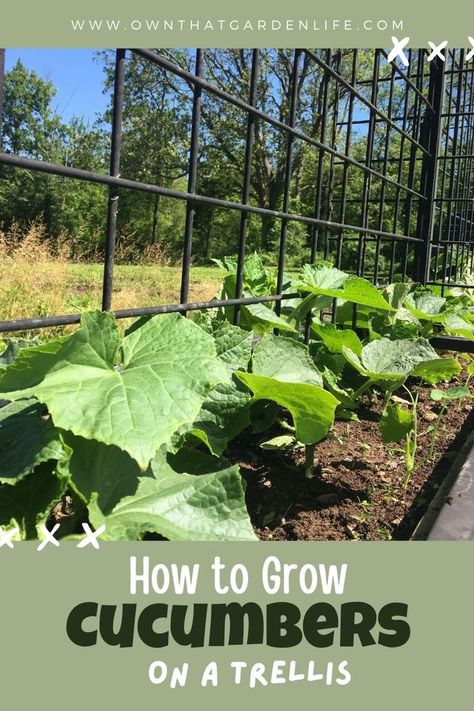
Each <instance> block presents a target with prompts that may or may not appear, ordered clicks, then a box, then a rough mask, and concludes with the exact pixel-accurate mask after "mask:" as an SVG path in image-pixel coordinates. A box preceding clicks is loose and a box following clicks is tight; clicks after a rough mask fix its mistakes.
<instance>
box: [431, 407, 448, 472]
mask: <svg viewBox="0 0 474 711" xmlns="http://www.w3.org/2000/svg"><path fill="white" fill-rule="evenodd" d="M447 410H448V408H447V407H446V405H444V406H443V407H442V408H441V410H440V412H439V415H438V419H437V420H436V422H435V425H434V428H433V435H432V437H431V443H430V449H429V452H428V459H432V458H433V454H434V448H435V444H436V437H437V435H438V432H439V428H440V426H441V420H442V418H443V416H444V415H445V413H446V412H447Z"/></svg>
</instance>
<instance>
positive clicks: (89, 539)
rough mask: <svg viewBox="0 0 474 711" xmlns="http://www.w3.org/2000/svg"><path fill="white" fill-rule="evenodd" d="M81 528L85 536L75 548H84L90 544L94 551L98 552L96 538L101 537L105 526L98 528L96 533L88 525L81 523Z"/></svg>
mask: <svg viewBox="0 0 474 711" xmlns="http://www.w3.org/2000/svg"><path fill="white" fill-rule="evenodd" d="M82 528H83V529H84V531H85V532H86V534H87V535H86V537H85V538H83V539H82V541H79V543H78V544H77V547H78V548H85V547H86V546H88V545H89V543H90V544H91V545H93V546H94V548H95V549H96V550H99V542H98V540H97V538H98V536H101V535H102V534H103V533H104V531H105V525H104V524H102V526H99V528H98V529H97V531H93V530H92V529H91V527H90V526H89V524H88V523H83V524H82Z"/></svg>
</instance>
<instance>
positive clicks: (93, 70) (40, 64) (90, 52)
mask: <svg viewBox="0 0 474 711" xmlns="http://www.w3.org/2000/svg"><path fill="white" fill-rule="evenodd" d="M95 51H96V50H94V49H7V50H6V57H5V59H6V69H7V70H8V69H11V68H12V67H13V66H14V64H15V63H16V61H17V60H18V59H20V60H21V61H22V63H23V64H24V65H25V66H26V67H27V68H28V69H34V70H35V71H36V72H37V73H38V74H39V75H40V76H41V77H42V78H43V79H48V80H49V81H51V82H52V83H53V84H54V86H55V87H56V89H57V94H56V96H55V98H54V100H53V106H54V108H55V109H56V111H57V112H58V113H59V114H60V115H61V116H62V117H63V119H64V121H66V122H67V121H69V119H70V118H71V117H72V116H73V115H76V116H84V117H85V118H86V119H87V120H88V121H90V122H91V123H92V122H93V121H94V119H95V116H96V113H102V112H103V111H104V109H105V108H106V106H107V103H108V100H107V97H106V96H104V95H103V94H102V82H103V70H102V67H101V65H100V64H99V63H98V62H97V61H94V60H93V57H94V53H95Z"/></svg>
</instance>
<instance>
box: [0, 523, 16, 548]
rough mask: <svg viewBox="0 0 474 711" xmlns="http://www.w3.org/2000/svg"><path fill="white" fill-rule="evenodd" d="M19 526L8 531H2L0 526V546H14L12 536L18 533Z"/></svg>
mask: <svg viewBox="0 0 474 711" xmlns="http://www.w3.org/2000/svg"><path fill="white" fill-rule="evenodd" d="M19 531H20V529H19V528H10V530H9V531H6V532H3V531H2V529H1V528H0V548H1V547H2V546H8V547H9V548H14V546H13V543H12V538H13V536H16V534H17V533H19Z"/></svg>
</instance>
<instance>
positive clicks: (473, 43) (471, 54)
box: [466, 37, 474, 62]
mask: <svg viewBox="0 0 474 711" xmlns="http://www.w3.org/2000/svg"><path fill="white" fill-rule="evenodd" d="M468 40H469V42H470V43H471V46H472V49H471V50H469V52H468V53H467V54H466V62H468V61H469V60H470V59H472V58H473V57H474V37H468Z"/></svg>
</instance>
